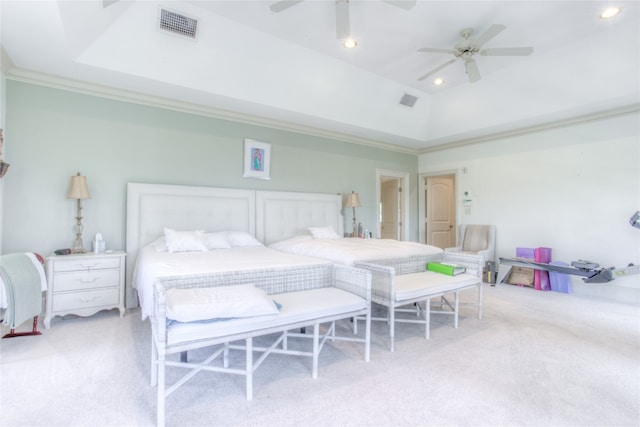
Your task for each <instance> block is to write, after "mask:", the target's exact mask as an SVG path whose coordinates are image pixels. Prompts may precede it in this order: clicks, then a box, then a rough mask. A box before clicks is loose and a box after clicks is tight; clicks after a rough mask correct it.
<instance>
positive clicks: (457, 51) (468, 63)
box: [418, 24, 533, 83]
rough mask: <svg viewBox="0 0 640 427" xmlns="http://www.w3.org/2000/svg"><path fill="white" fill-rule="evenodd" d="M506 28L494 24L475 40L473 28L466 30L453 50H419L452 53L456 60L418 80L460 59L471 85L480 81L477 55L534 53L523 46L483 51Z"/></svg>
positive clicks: (421, 50) (429, 48)
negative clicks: (472, 36)
mask: <svg viewBox="0 0 640 427" xmlns="http://www.w3.org/2000/svg"><path fill="white" fill-rule="evenodd" d="M505 28H507V27H505V26H504V25H500V24H493V25H492V26H491V27H489V29H487V30H486V31H485V32H484V33H482V34H481V35H480V36H479V37H477V38H475V39H473V38H471V34H472V33H473V29H472V28H465V29H464V30H462V31H460V35H461V36H462V40H460V41H459V42H458V43H456V44H455V46H453V49H438V48H431V47H423V48H422V49H418V52H427V53H450V54H452V55H453V56H455V58H453V59H450V60H448V61H447V62H445V63H444V64H442V65H439V66H438V67H436V68H434V69H433V70H431V71H429V72H428V73H427V74H425V75H423V76H421V77H419V78H418V80H424V79H426V78H427V77H430V76H432V75H434V74H435V73H437V72H438V71H440V70H442V69H443V68H445V67H447V66H448V65H450V64H452V63H454V62H455V61H456V60H458V59H462V60H463V61H464V66H465V70H466V73H467V77H468V78H469V81H470V82H471V83H473V82H477V81H478V80H480V71H479V70H478V64H476V60H475V59H474V58H473V57H474V56H475V55H476V54H478V53H479V54H480V55H483V56H527V55H530V54H531V53H532V52H533V47H530V46H527V47H525V46H523V47H501V48H494V49H482V46H484V45H485V43H487V42H488V41H489V40H491V39H492V38H494V37H495V36H497V35H498V34H500V33H501V32H502V31H503V30H504V29H505Z"/></svg>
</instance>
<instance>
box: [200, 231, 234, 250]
mask: <svg viewBox="0 0 640 427" xmlns="http://www.w3.org/2000/svg"><path fill="white" fill-rule="evenodd" d="M204 244H205V246H206V247H207V249H227V248H230V247H231V245H230V244H229V240H227V232H226V231H218V232H216V233H205V234H204Z"/></svg>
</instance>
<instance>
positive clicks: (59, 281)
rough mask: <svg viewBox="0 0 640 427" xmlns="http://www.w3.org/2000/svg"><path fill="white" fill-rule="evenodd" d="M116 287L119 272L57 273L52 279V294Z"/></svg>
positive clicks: (118, 283) (118, 282)
mask: <svg viewBox="0 0 640 427" xmlns="http://www.w3.org/2000/svg"><path fill="white" fill-rule="evenodd" d="M56 265H57V263H56ZM118 286H120V270H90V271H73V272H69V273H58V274H55V275H54V277H53V292H54V293H56V292H64V291H73V290H81V289H96V288H107V287H118Z"/></svg>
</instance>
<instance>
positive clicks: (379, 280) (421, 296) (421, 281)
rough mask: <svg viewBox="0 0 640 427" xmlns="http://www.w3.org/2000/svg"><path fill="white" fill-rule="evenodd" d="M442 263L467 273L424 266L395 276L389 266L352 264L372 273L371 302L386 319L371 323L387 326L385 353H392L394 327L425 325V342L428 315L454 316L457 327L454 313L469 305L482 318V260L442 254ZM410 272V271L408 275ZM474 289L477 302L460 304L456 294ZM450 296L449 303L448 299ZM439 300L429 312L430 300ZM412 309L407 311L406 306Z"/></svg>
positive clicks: (466, 256) (455, 325) (428, 321)
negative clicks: (382, 309) (382, 310)
mask: <svg viewBox="0 0 640 427" xmlns="http://www.w3.org/2000/svg"><path fill="white" fill-rule="evenodd" d="M442 261H443V262H450V263H455V264H459V265H463V266H465V267H466V268H467V272H466V273H463V274H458V275H456V276H448V275H446V274H441V273H436V272H432V271H426V265H425V264H424V263H421V264H416V265H415V266H414V267H413V268H410V267H407V264H406V263H405V264H404V265H403V274H396V269H395V268H394V267H393V266H391V265H392V264H391V265H380V264H376V263H373V262H368V263H356V264H355V266H356V267H359V268H364V269H367V270H369V271H371V273H372V280H371V301H372V302H374V303H377V304H380V305H383V306H385V307H387V317H384V318H380V317H378V318H375V317H374V318H372V320H380V321H386V322H388V323H389V350H390V351H394V349H395V343H394V339H395V324H396V322H398V323H422V324H424V325H425V338H427V339H428V338H429V335H430V332H429V329H430V315H431V313H446V314H451V315H453V316H454V327H456V328H457V327H458V313H459V308H460V306H461V305H468V304H471V305H473V306H475V307H476V310H477V316H478V319H481V318H482V280H481V275H482V257H480V256H477V255H466V254H450V253H444V254H443V257H442ZM412 270H413V271H412ZM471 288H476V289H477V291H478V294H477V300H476V301H475V302H474V303H466V304H461V303H460V302H459V294H460V292H461V291H463V290H465V289H471ZM448 295H453V301H450V300H449V299H448V297H447V296H448ZM438 297H439V298H440V301H439V306H440V309H437V310H432V308H431V300H432V299H433V298H438ZM412 304H415V307H411V308H409V307H408V306H409V305H412ZM403 312H405V313H406V312H410V313H415V314H416V316H415V318H404V317H403V318H398V317H397V316H396V313H403Z"/></svg>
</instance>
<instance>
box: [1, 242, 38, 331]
mask: <svg viewBox="0 0 640 427" xmlns="http://www.w3.org/2000/svg"><path fill="white" fill-rule="evenodd" d="M32 257H33V255H32V254H27V253H13V254H7V255H1V256H0V278H1V279H2V282H3V284H4V287H5V291H6V297H7V309H6V311H5V313H4V323H5V324H6V325H9V326H10V327H12V328H14V327H16V326H17V325H20V324H21V323H23V322H25V321H27V320H29V319H30V318H33V317H35V316H37V315H39V314H40V313H41V312H42V286H43V284H42V281H43V280H44V274H43V273H44V272H43V271H41V270H42V266H41V265H39V263H38V262H37V261H35V262H34V259H35V257H33V258H32Z"/></svg>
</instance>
